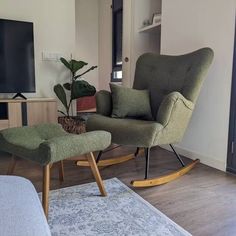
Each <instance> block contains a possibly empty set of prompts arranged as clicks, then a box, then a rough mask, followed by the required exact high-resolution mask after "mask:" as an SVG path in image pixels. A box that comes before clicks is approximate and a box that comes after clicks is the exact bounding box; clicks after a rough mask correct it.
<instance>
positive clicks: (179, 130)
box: [87, 48, 214, 147]
mask: <svg viewBox="0 0 236 236" xmlns="http://www.w3.org/2000/svg"><path fill="white" fill-rule="evenodd" d="M213 56H214V53H213V51H212V50H211V49H210V48H202V49H200V50H197V51H195V52H192V53H189V54H185V55H181V56H166V55H156V54H151V53H147V54H144V55H142V56H141V57H140V58H139V59H138V61H137V64H136V72H135V78H134V85H133V88H135V89H139V90H144V89H148V90H149V92H150V99H151V108H152V115H153V118H154V119H156V121H153V122H148V124H147V123H146V122H147V121H136V120H128V119H118V120H116V119H112V118H111V117H106V116H110V115H107V114H111V109H112V106H111V105H110V103H108V102H104V103H103V104H99V109H98V113H99V114H100V115H95V116H94V117H91V118H90V119H89V120H88V124H87V130H90V131H92V130H97V129H100V130H106V131H109V132H111V134H112V141H113V142H114V143H117V144H123V145H131V146H135V147H151V146H156V145H162V144H173V143H177V142H180V141H181V139H182V137H183V135H184V133H185V130H186V128H187V126H188V123H189V121H190V118H191V115H192V112H193V109H194V104H195V102H196V100H197V97H198V94H199V92H200V89H201V86H202V84H203V80H204V78H205V77H206V73H207V71H208V69H209V67H210V65H211V63H212V60H213ZM98 94H99V96H101V97H103V101H106V100H109V101H110V100H111V94H110V93H109V92H106V97H105V96H104V92H101V93H98ZM97 102H98V103H99V101H97ZM107 104H109V105H108V106H107V107H106V109H107V110H106V111H107V112H106V114H104V113H100V111H102V110H105V108H102V107H103V106H106V105H107ZM109 110H110V112H109ZM147 127H148V128H147ZM145 129H147V131H146V132H145ZM139 130H141V131H140V132H139ZM135 135H139V137H135Z"/></svg>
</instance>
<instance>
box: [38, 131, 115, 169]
mask: <svg viewBox="0 0 236 236" xmlns="http://www.w3.org/2000/svg"><path fill="white" fill-rule="evenodd" d="M110 144H111V134H110V133H109V132H106V131H92V132H87V133H83V134H80V135H73V134H68V135H65V136H60V137H56V138H52V139H49V140H47V141H45V142H43V143H42V144H40V146H39V152H40V155H41V156H44V157H45V159H46V162H47V163H54V162H58V161H61V160H64V159H67V158H70V157H76V156H81V155H84V154H87V153H89V152H95V151H102V150H104V149H106V148H107V147H109V146H110ZM45 164H46V163H45Z"/></svg>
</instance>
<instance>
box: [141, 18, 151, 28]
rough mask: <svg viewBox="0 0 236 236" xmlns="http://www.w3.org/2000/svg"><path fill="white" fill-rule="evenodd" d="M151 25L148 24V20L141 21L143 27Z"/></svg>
mask: <svg viewBox="0 0 236 236" xmlns="http://www.w3.org/2000/svg"><path fill="white" fill-rule="evenodd" d="M151 24H152V23H151V22H150V20H147V19H146V20H144V21H143V27H146V26H149V25H151Z"/></svg>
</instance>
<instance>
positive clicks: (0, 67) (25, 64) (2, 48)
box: [0, 19, 35, 95]
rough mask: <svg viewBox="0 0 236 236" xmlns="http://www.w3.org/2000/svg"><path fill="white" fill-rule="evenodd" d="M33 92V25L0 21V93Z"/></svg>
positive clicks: (18, 93)
mask: <svg viewBox="0 0 236 236" xmlns="http://www.w3.org/2000/svg"><path fill="white" fill-rule="evenodd" d="M31 92H35V65H34V33H33V23H30V22H22V21H14V20H5V19H0V93H17V95H21V93H31Z"/></svg>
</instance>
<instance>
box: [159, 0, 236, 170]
mask: <svg viewBox="0 0 236 236" xmlns="http://www.w3.org/2000/svg"><path fill="white" fill-rule="evenodd" d="M234 23H235V0H227V1H225V0H198V1H196V0H176V1H172V0H164V1H163V2H162V39H161V52H162V54H182V53H186V52H190V51H193V50H196V49H198V48H201V47H206V46H209V47H211V48H212V49H213V50H214V52H215V58H214V62H213V65H212V67H211V69H210V71H209V75H208V77H207V79H206V81H205V83H204V86H203V88H202V91H201V94H200V97H199V99H198V102H197V105H196V109H195V111H194V114H193V117H192V120H191V123H190V126H189V128H188V131H187V133H186V135H185V137H184V139H183V141H182V143H181V144H179V147H180V150H182V153H183V154H186V153H187V154H188V155H189V156H190V157H191V156H192V157H193V156H197V157H200V158H201V161H202V162H203V163H205V164H208V165H211V166H213V167H216V168H219V169H223V170H225V165H226V156H227V141H228V125H229V108H230V92H231V78H232V60H233V43H234Z"/></svg>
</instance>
